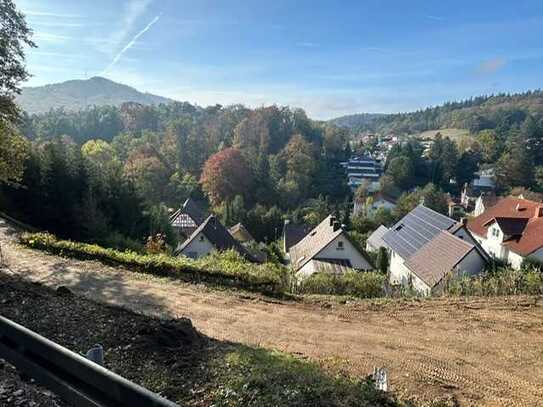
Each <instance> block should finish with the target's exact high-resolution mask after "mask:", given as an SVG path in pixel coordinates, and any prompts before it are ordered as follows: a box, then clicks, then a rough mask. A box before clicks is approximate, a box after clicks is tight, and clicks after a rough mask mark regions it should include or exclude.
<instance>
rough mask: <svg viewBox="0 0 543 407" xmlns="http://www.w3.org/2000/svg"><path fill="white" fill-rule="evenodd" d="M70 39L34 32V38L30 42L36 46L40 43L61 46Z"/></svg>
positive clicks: (66, 36)
mask: <svg viewBox="0 0 543 407" xmlns="http://www.w3.org/2000/svg"><path fill="white" fill-rule="evenodd" d="M71 39H72V37H70V36H68V35H59V34H52V33H48V32H36V33H34V36H33V38H32V40H33V41H34V42H36V43H37V44H38V45H39V43H40V42H48V43H53V44H63V43H65V42H67V41H70V40H71Z"/></svg>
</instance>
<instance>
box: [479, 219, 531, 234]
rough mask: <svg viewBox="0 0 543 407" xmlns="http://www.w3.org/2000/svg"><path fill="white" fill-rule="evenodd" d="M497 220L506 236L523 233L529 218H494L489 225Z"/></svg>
mask: <svg viewBox="0 0 543 407" xmlns="http://www.w3.org/2000/svg"><path fill="white" fill-rule="evenodd" d="M493 222H496V223H497V224H498V226H499V227H500V229H501V231H502V232H503V233H504V235H506V236H518V235H522V232H524V229H525V228H526V225H527V224H528V219H525V218H502V217H498V218H493V219H492V220H491V221H490V222H489V223H488V225H489V226H490V224H492V223H493Z"/></svg>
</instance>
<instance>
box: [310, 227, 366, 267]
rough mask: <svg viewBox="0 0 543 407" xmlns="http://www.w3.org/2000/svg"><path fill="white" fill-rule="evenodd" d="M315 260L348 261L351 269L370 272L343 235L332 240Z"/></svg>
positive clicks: (360, 256) (363, 260)
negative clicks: (341, 243)
mask: <svg viewBox="0 0 543 407" xmlns="http://www.w3.org/2000/svg"><path fill="white" fill-rule="evenodd" d="M339 242H343V249H340V248H339ZM315 258H316V259H346V260H350V261H351V264H352V266H353V268H355V269H358V270H371V269H372V266H371V265H370V263H368V261H367V260H366V259H365V258H364V256H362V254H360V252H359V251H358V249H357V248H356V247H354V246H353V244H352V243H351V242H350V241H349V240H348V239H347V238H346V237H345V236H344V235H343V234H341V235H339V236H338V237H336V238H335V239H334V240H332V241H331V242H330V243H329V244H328V246H326V247H325V248H324V249H323V250H321V252H320V253H319V254H317V255H316V256H315Z"/></svg>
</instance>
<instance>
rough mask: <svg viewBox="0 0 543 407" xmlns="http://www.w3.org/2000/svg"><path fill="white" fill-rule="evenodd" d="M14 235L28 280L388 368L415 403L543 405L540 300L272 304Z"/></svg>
mask: <svg viewBox="0 0 543 407" xmlns="http://www.w3.org/2000/svg"><path fill="white" fill-rule="evenodd" d="M15 236H16V233H15V231H13V229H11V228H10V227H8V226H7V225H5V224H0V242H1V244H2V247H3V252H4V254H5V255H6V257H7V258H8V262H9V266H10V270H11V272H13V273H16V274H19V275H23V276H24V277H25V278H27V279H29V280H32V281H40V282H41V283H43V284H46V285H50V286H53V287H55V286H59V285H64V286H68V287H69V288H70V289H71V290H72V291H73V292H75V293H78V294H82V295H85V296H87V297H89V298H92V299H95V300H99V301H103V302H107V303H111V304H118V305H123V306H126V307H127V308H130V309H133V310H135V311H138V312H143V313H146V314H152V315H160V316H163V317H171V316H175V317H181V316H185V317H188V318H190V319H191V320H192V321H193V323H194V325H195V327H196V328H197V329H198V330H199V331H200V332H203V333H204V334H206V335H208V336H211V337H213V338H216V339H218V340H225V341H233V342H240V343H245V344H251V345H261V346H264V347H267V348H277V349H280V350H283V351H287V352H291V353H296V354H301V355H305V356H308V357H310V358H315V359H320V360H327V361H329V363H330V364H334V365H337V366H338V367H340V368H342V369H347V370H348V371H350V372H352V373H353V374H359V375H366V374H367V373H368V372H369V371H371V370H372V369H373V367H374V366H385V367H387V368H388V369H389V370H390V375H391V385H392V388H393V390H394V391H396V392H397V393H398V395H400V396H402V395H403V396H413V395H416V396H417V397H418V398H419V401H429V400H434V399H436V398H443V397H445V398H450V399H454V400H457V401H458V402H459V404H460V405H478V406H480V405H488V406H498V405H499V406H501V405H503V406H505V405H507V406H537V405H543V300H541V299H540V298H534V297H508V298H481V299H433V300H425V301H414V300H405V301H390V302H386V303H382V302H381V303H380V302H370V301H363V302H357V303H353V304H345V305H341V304H335V303H318V304H308V303H294V302H287V301H276V300H272V299H268V298H264V297H259V296H248V295H244V294H235V293H229V292H220V291H211V290H208V289H206V288H205V287H201V286H194V285H189V284H184V283H178V282H174V281H169V280H167V279H158V278H150V277H149V276H143V275H140V274H136V273H133V272H129V271H126V270H122V269H120V268H112V267H107V266H104V265H102V264H100V263H98V262H88V261H86V262H82V261H75V260H71V259H63V258H59V257H55V256H49V255H46V254H43V253H40V252H36V251H32V250H29V249H26V248H21V247H19V246H18V245H16V244H15V243H14V238H15ZM0 305H1V304H0Z"/></svg>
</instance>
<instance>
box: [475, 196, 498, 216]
mask: <svg viewBox="0 0 543 407" xmlns="http://www.w3.org/2000/svg"><path fill="white" fill-rule="evenodd" d="M499 200H500V198H499V197H498V196H496V194H495V193H493V192H488V193H482V194H481V195H480V196H479V197H478V198H477V199H476V200H475V209H473V212H472V213H471V215H472V216H479V215H481V214H482V213H483V212H484V211H486V210H487V209H490V208H491V207H493V206H494V205H496V204H497V203H498V201H499Z"/></svg>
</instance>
